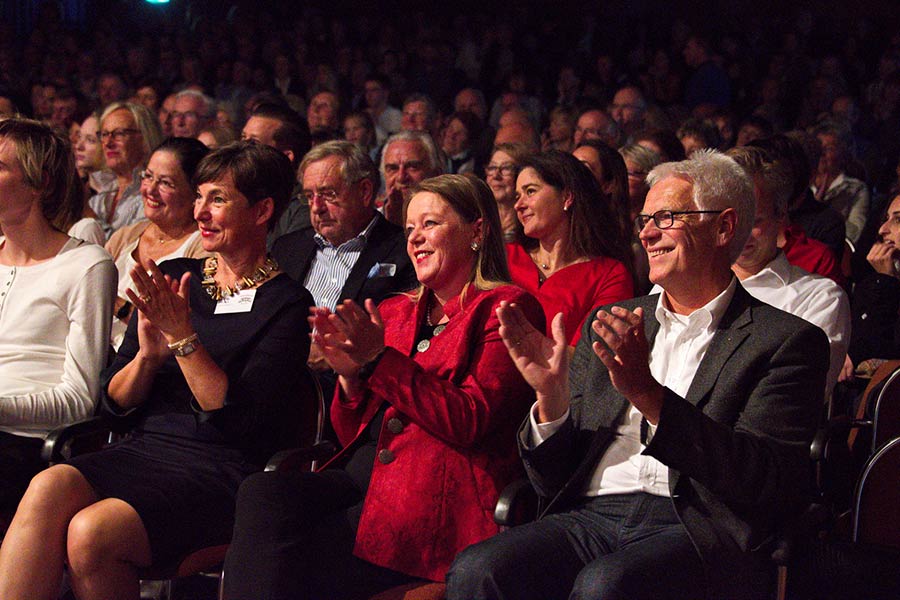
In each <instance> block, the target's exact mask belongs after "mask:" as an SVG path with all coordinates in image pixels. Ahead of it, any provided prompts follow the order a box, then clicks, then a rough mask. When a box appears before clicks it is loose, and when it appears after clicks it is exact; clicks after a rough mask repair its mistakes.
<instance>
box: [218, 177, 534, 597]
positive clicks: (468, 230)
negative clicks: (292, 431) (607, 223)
mask: <svg viewBox="0 0 900 600" xmlns="http://www.w3.org/2000/svg"><path fill="white" fill-rule="evenodd" d="M406 231H407V252H408V253H409V256H410V258H411V259H412V261H413V264H414V265H415V268H416V274H417V277H418V279H419V282H420V284H421V286H420V287H419V289H418V291H417V292H416V293H414V294H404V295H399V296H397V297H394V298H391V299H389V300H386V301H385V302H384V303H382V304H381V306H379V307H377V308H376V307H375V305H374V304H373V303H372V301H371V300H367V301H366V303H365V307H360V306H358V305H356V304H354V303H353V302H352V301H349V300H348V301H345V302H344V303H343V304H342V305H340V306H338V308H337V310H336V312H335V313H332V312H331V311H329V310H328V309H324V308H319V309H315V311H314V316H313V317H312V318H311V322H312V324H313V325H314V327H315V329H316V334H315V336H314V337H315V340H316V342H317V343H318V344H319V345H320V346H321V348H322V350H323V353H324V355H325V357H326V359H327V360H328V362H329V364H330V365H331V367H332V368H333V369H334V370H335V371H336V372H337V373H338V374H339V380H338V381H339V385H338V388H337V390H336V393H335V398H334V401H333V404H332V406H331V418H332V421H333V425H334V429H335V431H336V433H337V436H338V438H339V441H340V442H341V444H342V445H343V450H342V451H341V453H340V454H339V455H338V456H337V457H336V458H335V459H334V460H332V461H331V462H330V463H329V464H328V465H326V466H325V468H324V469H323V470H321V471H319V472H318V473H283V472H277V473H263V474H259V476H256V477H251V478H250V479H249V480H247V481H246V483H245V485H243V486H242V488H241V491H240V493H239V495H238V508H237V519H236V524H235V534H234V539H233V542H232V545H231V549H230V551H229V555H228V559H227V560H226V568H225V570H226V573H227V576H226V577H225V597H226V598H229V599H249V598H254V599H274V598H292V599H302V598H328V599H329V600H337V599H341V598H356V597H366V595H369V594H372V593H376V592H378V591H380V590H383V589H387V588H389V587H393V586H395V585H399V584H402V583H406V582H410V581H416V580H433V581H443V579H444V574H445V572H446V571H447V568H448V567H449V566H450V563H451V562H452V561H453V558H454V557H455V555H456V554H457V553H458V552H459V551H460V550H462V549H463V548H465V547H466V546H468V545H470V544H472V543H474V542H476V541H479V540H482V539H484V538H487V537H488V536H490V535H493V534H494V533H496V532H497V526H496V525H495V524H494V522H493V519H492V512H493V507H494V504H495V502H496V500H497V497H498V495H499V493H500V491H501V490H502V489H503V487H504V485H506V484H507V483H509V482H510V481H512V480H513V479H515V478H516V477H518V476H519V474H520V469H521V466H520V461H519V458H518V456H517V454H516V439H515V436H516V429H517V427H518V425H519V423H520V422H521V421H522V419H523V418H524V416H525V415H526V413H527V411H528V407H529V406H530V405H531V403H532V402H533V396H532V393H531V392H530V389H529V387H528V386H527V384H526V383H525V381H524V380H523V379H522V378H521V376H520V375H519V373H518V371H517V370H516V368H515V366H514V365H513V363H512V360H511V359H510V358H509V354H508V352H507V351H506V348H505V347H504V345H503V342H502V341H501V339H500V335H499V327H500V325H499V322H498V321H497V316H496V309H497V307H498V306H499V304H500V302H501V301H503V300H505V301H507V302H514V303H516V304H518V305H519V306H521V307H522V308H523V311H524V314H525V315H526V316H527V318H528V319H529V320H530V321H531V322H533V323H535V324H537V325H536V326H537V327H543V323H544V318H543V311H542V309H541V307H540V305H539V304H538V303H537V301H536V300H535V299H534V298H533V297H531V296H530V295H528V294H527V293H526V292H524V291H523V290H521V289H519V288H517V287H514V286H511V285H507V284H506V282H507V281H508V280H509V274H508V270H507V266H506V260H505V257H504V250H503V237H502V231H501V229H500V223H499V218H498V214H497V208H496V203H495V202H494V198H493V196H492V194H491V191H490V189H489V188H488V187H487V185H486V184H484V183H483V182H481V181H479V180H477V179H474V178H470V177H467V176H461V175H442V176H440V177H436V178H433V179H429V180H426V181H424V182H423V183H422V184H421V185H420V187H419V189H418V191H417V192H416V193H415V194H414V195H413V197H412V199H411V200H410V202H409V205H408V208H407V218H406Z"/></svg>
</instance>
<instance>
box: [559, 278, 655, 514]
mask: <svg viewBox="0 0 900 600" xmlns="http://www.w3.org/2000/svg"><path fill="white" fill-rule="evenodd" d="M658 299H659V295H658V294H654V295H651V296H644V297H643V298H641V299H640V301H639V303H638V306H641V307H643V309H644V335H645V336H646V337H647V341H648V342H649V343H650V346H651V347H652V346H653V341H654V340H655V339H656V334H657V332H658V331H659V321H657V320H656V303H657V301H658ZM634 308H636V307H632V310H633V309H634ZM590 335H591V340H593V339H594V338H595V336H596V334H594V333H593V332H591V334H590ZM591 365H594V366H595V368H603V365H602V364H600V359H599V358H596V359H593V360H592V361H591ZM583 376H585V377H595V375H593V374H589V373H584V374H583ZM605 385H606V386H607V390H608V393H607V394H605V397H602V398H601V397H598V398H596V399H587V398H585V399H583V400H582V401H583V402H584V403H585V406H586V407H589V410H590V412H591V414H590V415H585V416H586V418H587V419H589V423H590V426H591V427H593V428H594V429H595V433H594V435H593V437H592V438H591V442H590V446H588V449H587V452H585V453H584V456H583V457H582V459H581V462H580V463H579V464H578V467H577V468H576V469H575V472H574V473H572V476H571V477H570V478H569V480H568V481H567V482H566V484H565V485H564V486H563V489H562V490H560V492H559V493H558V494H557V495H556V496H555V497H554V498H553V500H552V501H551V502H550V503H549V504H548V505H547V506H546V507H544V508H543V510H542V514H546V513H547V512H550V511H551V510H552V509H553V507H555V505H556V504H557V503H559V502H561V501H562V500H563V499H564V498H568V497H570V496H572V495H573V494H577V493H579V492H580V491H581V489H582V487H583V486H584V485H585V482H586V481H587V480H588V479H590V477H591V475H592V474H593V472H594V469H596V468H597V464H598V463H599V462H600V457H601V456H603V453H604V452H606V449H607V448H608V447H609V445H610V444H611V443H612V441H613V439H614V438H615V428H616V425H617V424H618V422H619V421H620V420H621V418H622V415H623V414H624V412H625V411H626V410H628V408H629V407H630V406H631V403H630V402H628V400H626V399H625V397H624V396H622V395H621V394H619V392H617V391H616V389H615V388H614V387H613V386H612V382H610V381H609V379H608V376H607V379H606V383H605ZM592 391H593V392H599V391H600V390H599V389H590V388H589V389H587V390H586V393H591V392H592ZM598 395H599V394H598Z"/></svg>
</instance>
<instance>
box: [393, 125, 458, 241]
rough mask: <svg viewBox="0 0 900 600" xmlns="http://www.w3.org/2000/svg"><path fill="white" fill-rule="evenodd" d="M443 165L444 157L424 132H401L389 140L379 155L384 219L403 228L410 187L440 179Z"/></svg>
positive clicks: (411, 188)
mask: <svg viewBox="0 0 900 600" xmlns="http://www.w3.org/2000/svg"><path fill="white" fill-rule="evenodd" d="M445 164H446V160H445V159H444V155H443V153H442V152H441V151H440V150H438V147H437V145H436V144H435V143H434V139H433V138H432V137H431V136H430V135H429V134H428V133H426V132H423V131H401V132H400V133H395V134H394V135H392V136H391V137H389V138H388V141H387V142H385V143H384V151H383V152H382V153H381V176H382V178H384V191H385V196H384V204H383V208H382V210H383V212H384V216H385V218H386V219H387V220H388V221H390V222H391V223H395V224H397V225H400V226H403V225H404V223H403V210H404V206H405V205H406V203H407V202H408V201H409V198H410V196H411V195H412V190H413V187H414V186H415V185H416V184H418V183H419V182H420V181H422V180H423V179H428V178H429V177H435V176H437V175H441V174H442V173H443V172H444V170H445V169H444V165H445Z"/></svg>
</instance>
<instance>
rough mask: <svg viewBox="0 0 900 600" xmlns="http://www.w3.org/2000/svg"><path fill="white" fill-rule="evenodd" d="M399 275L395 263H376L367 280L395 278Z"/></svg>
mask: <svg viewBox="0 0 900 600" xmlns="http://www.w3.org/2000/svg"><path fill="white" fill-rule="evenodd" d="M396 273H397V265H395V264H394V263H375V264H374V265H372V268H371V269H369V274H368V275H366V279H375V278H376V277H393V276H394V275H395V274H396Z"/></svg>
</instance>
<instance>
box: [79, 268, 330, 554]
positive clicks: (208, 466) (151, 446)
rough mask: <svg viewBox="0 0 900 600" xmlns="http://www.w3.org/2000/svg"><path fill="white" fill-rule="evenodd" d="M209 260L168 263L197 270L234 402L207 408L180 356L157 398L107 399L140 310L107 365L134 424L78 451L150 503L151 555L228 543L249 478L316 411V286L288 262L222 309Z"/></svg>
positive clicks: (113, 483)
mask: <svg viewBox="0 0 900 600" xmlns="http://www.w3.org/2000/svg"><path fill="white" fill-rule="evenodd" d="M202 263H203V261H202V260H197V259H184V258H182V259H176V260H172V261H167V262H165V263H163V264H162V265H161V267H160V268H161V269H162V270H163V272H165V273H166V274H168V275H171V276H172V277H174V278H176V279H178V278H180V277H181V275H182V274H183V273H184V272H185V271H190V272H191V274H192V276H191V279H190V306H191V323H192V325H193V327H194V331H196V332H197V334H198V335H199V337H200V343H201V344H203V347H204V348H205V349H206V350H207V352H209V354H210V355H211V356H212V358H213V360H215V362H216V364H218V365H219V367H220V368H222V370H224V371H225V373H226V374H227V375H228V392H227V396H226V398H225V406H224V407H223V408H221V409H219V410H214V411H203V410H202V409H201V408H200V406H199V405H198V404H197V402H196V401H195V400H194V399H193V396H192V394H191V391H190V388H188V385H187V382H186V381H185V379H184V376H183V375H182V373H181V369H179V367H178V364H177V362H176V360H175V358H174V356H173V357H170V358H169V359H167V360H166V362H165V364H164V365H163V366H162V367H161V368H160V370H159V372H158V373H157V375H156V377H155V379H154V382H153V387H152V389H151V391H150V394H149V397H148V399H147V400H146V401H145V402H144V403H143V404H142V405H141V406H139V407H138V408H136V409H133V410H132V411H129V412H128V413H127V414H123V412H122V411H121V410H120V409H118V407H117V406H116V405H115V403H114V402H112V400H110V399H109V397H108V396H107V395H106V394H107V389H108V386H109V381H110V380H111V379H112V377H113V376H114V375H115V374H116V373H118V372H119V370H121V369H122V368H123V367H124V366H125V365H126V364H128V362H129V361H131V360H132V359H133V358H134V357H135V355H136V354H137V352H138V347H139V346H138V337H137V317H136V316H135V317H134V318H132V320H131V323H130V324H129V327H128V332H127V333H126V336H125V340H124V341H123V343H122V346H121V348H120V349H119V354H118V356H117V357H116V359H115V361H114V362H113V364H112V365H110V366H109V367H108V368H107V369H106V370H105V371H104V372H103V375H102V383H103V409H104V410H105V411H106V412H107V413H111V414H113V415H117V416H120V417H122V418H129V419H132V420H133V423H134V425H133V426H132V428H131V430H130V434H129V436H128V437H127V438H126V439H125V440H123V441H121V442H118V443H116V444H114V445H112V446H110V447H108V448H105V449H103V450H100V451H98V452H94V453H90V454H85V455H82V456H78V457H75V458H73V459H72V460H71V461H70V463H69V464H71V465H72V466H74V467H76V468H77V469H78V470H79V471H81V473H82V474H83V475H84V477H85V478H86V479H87V480H88V482H89V483H90V484H91V485H92V486H93V488H94V490H95V491H96V492H97V494H98V495H99V496H100V497H101V498H119V499H121V500H124V501H125V502H127V503H128V504H129V505H131V506H132V507H133V508H134V509H135V510H136V511H137V513H138V515H140V517H141V520H142V521H143V524H144V528H145V529H146V530H147V534H148V536H149V538H150V547H151V550H152V553H153V563H154V565H157V566H163V565H168V564H170V563H171V562H172V561H174V560H176V559H178V558H179V557H180V556H182V555H183V554H185V553H187V552H190V551H192V550H195V549H198V548H202V547H205V546H210V545H217V544H224V543H227V542H228V541H229V540H230V538H231V529H232V526H233V522H234V498H235V494H236V492H237V488H238V485H239V484H240V482H241V480H242V479H243V478H244V477H246V476H247V475H249V474H250V473H252V472H255V471H259V470H260V469H261V468H262V467H263V466H264V464H265V462H266V460H267V459H268V457H269V456H271V455H272V454H273V453H274V452H275V451H277V450H278V449H281V448H284V447H288V446H292V445H296V443H297V440H298V435H299V433H300V431H302V430H303V429H310V428H312V427H314V425H313V424H312V423H305V425H308V427H303V426H304V423H303V421H308V420H309V418H310V416H311V415H313V414H315V406H316V399H315V398H314V397H313V396H312V395H310V394H304V393H303V390H308V389H309V386H308V381H307V375H306V373H307V371H306V369H305V364H306V359H307V356H308V354H309V335H308V334H309V326H308V323H307V320H306V318H307V316H308V314H309V307H310V306H311V305H312V297H311V296H310V294H309V292H307V291H306V289H305V288H304V287H303V286H302V285H300V284H299V283H297V282H295V281H294V280H292V279H290V278H289V277H288V276H287V275H284V274H281V275H278V276H276V277H274V278H273V279H271V280H269V281H267V282H265V283H264V284H263V285H261V286H260V287H259V288H257V292H256V298H255V300H254V303H253V307H252V310H251V311H250V312H247V313H236V314H222V315H216V314H214V311H215V307H216V302H215V301H213V300H212V299H211V298H210V297H209V296H208V295H207V293H206V291H205V290H204V289H203V288H202V286H201V285H200V281H201V279H202Z"/></svg>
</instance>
